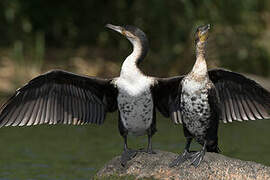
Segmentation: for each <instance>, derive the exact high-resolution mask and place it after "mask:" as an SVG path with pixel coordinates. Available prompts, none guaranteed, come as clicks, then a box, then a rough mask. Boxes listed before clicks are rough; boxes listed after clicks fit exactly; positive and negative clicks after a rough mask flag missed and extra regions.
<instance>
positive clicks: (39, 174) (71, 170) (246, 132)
mask: <svg viewBox="0 0 270 180" xmlns="http://www.w3.org/2000/svg"><path fill="white" fill-rule="evenodd" d="M157 124H158V132H157V134H156V135H155V136H154V137H153V146H154V149H161V150H165V151H172V152H175V153H179V152H181V151H182V150H183V148H184V145H185V138H184V137H183V133H182V127H181V126H175V125H174V124H173V123H172V122H170V120H169V119H165V118H162V117H160V116H159V117H158V122H157ZM269 129H270V121H269V120H263V121H256V122H255V121H252V122H242V123H238V122H234V123H231V124H221V126H220V131H219V144H220V149H221V151H222V154H224V155H227V156H230V157H233V158H239V159H242V160H249V161H256V162H258V163H262V164H265V165H270V156H269V153H270V142H269V137H270V134H269ZM0 136H1V139H0V147H1V153H0V160H1V164H0V178H6V179H18V178H20V179H44V180H45V179H46V180H47V179H50V180H54V179H57V180H59V179H60V180H61V179H63V180H66V179H77V180H83V179H89V178H90V177H93V176H94V174H95V173H96V172H97V171H98V169H100V168H101V167H102V166H103V165H104V163H106V162H107V161H109V160H110V159H112V158H113V157H114V156H117V155H120V154H121V152H122V149H123V140H122V137H121V136H120V135H119V133H118V129H117V116H116V114H113V115H110V116H108V117H107V120H106V122H105V124H104V125H103V126H100V127H98V126H95V125H94V126H92V125H85V126H77V127H76V126H65V125H59V126H49V125H43V126H36V127H7V128H2V129H1V131H0ZM128 140H129V141H128V143H129V146H130V147H132V148H141V147H144V146H146V145H147V138H146V137H145V136H143V137H138V138H135V137H129V139H128ZM191 147H192V149H199V148H201V146H200V145H198V144H197V143H193V144H192V146H191Z"/></svg>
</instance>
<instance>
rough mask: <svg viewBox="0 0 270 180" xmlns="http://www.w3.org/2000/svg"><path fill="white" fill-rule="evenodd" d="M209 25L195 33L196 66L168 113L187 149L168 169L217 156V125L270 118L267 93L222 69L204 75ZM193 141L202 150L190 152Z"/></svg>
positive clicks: (269, 96)
mask: <svg viewBox="0 0 270 180" xmlns="http://www.w3.org/2000/svg"><path fill="white" fill-rule="evenodd" d="M209 29H210V25H209V24H208V25H205V26H200V27H198V29H197V31H196V40H195V43H196V62H195V64H194V66H193V69H192V70H191V72H190V73H188V74H187V75H186V76H185V77H184V78H183V79H182V80H181V83H180V84H179V88H178V95H177V98H176V99H175V102H174V103H173V105H172V106H173V107H174V110H172V111H171V113H172V119H173V121H174V122H175V123H177V124H179V123H182V124H183V130H184V136H185V137H186V140H187V141H186V146H185V149H184V152H183V153H182V154H181V155H179V156H178V157H177V159H175V160H174V161H173V162H172V163H171V164H170V166H171V167H173V166H176V165H179V164H181V163H183V162H184V161H186V160H188V159H190V160H191V164H192V165H194V166H195V167H197V166H198V165H199V164H200V162H201V161H202V159H203V157H204V154H205V152H206V151H208V152H216V153H218V152H219V148H218V135H217V133H218V125H219V120H222V121H223V122H224V123H227V122H232V121H234V120H237V121H246V120H256V119H267V118H270V115H269V110H270V93H269V92H268V91H267V90H266V89H264V88H263V87H262V86H260V85H259V84H257V83H256V82H255V81H253V80H251V79H248V78H246V77H245V76H243V75H241V74H238V73H235V72H231V71H228V70H223V69H213V70H209V71H207V64H206V60H205V48H206V44H207V38H208V31H209ZM192 139H195V140H196V141H197V142H198V143H199V144H201V145H202V146H203V148H202V149H201V150H200V151H198V152H191V151H189V148H190V143H191V141H192Z"/></svg>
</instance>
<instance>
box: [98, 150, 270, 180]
mask: <svg viewBox="0 0 270 180" xmlns="http://www.w3.org/2000/svg"><path fill="white" fill-rule="evenodd" d="M156 152H157V154H154V155H149V154H146V153H138V154H137V155H136V157H135V158H134V159H132V160H131V161H129V162H128V163H127V165H126V167H122V166H121V165H120V156H117V157H115V158H113V159H112V160H111V161H109V162H108V163H107V164H106V165H105V166H104V167H103V168H102V169H101V170H99V172H98V173H97V175H96V177H104V176H105V177H106V176H110V175H119V176H127V175H133V176H135V177H137V178H146V177H147V178H148V177H152V178H155V179H164V180H181V179H189V180H193V179H213V180H216V179H247V180H248V179H250V180H251V179H270V167H267V166H264V165H261V164H258V163H255V162H251V161H242V160H239V159H233V158H229V157H226V156H224V155H221V154H216V153H206V155H205V157H204V160H203V161H202V163H201V164H200V165H199V167H197V168H195V167H193V166H190V165H189V163H190V162H189V161H187V162H185V163H183V164H181V165H180V166H178V167H174V168H169V167H168V165H169V163H170V162H171V161H172V160H173V159H175V158H176V157H177V156H178V155H177V154H174V153H171V152H165V151H158V150H156Z"/></svg>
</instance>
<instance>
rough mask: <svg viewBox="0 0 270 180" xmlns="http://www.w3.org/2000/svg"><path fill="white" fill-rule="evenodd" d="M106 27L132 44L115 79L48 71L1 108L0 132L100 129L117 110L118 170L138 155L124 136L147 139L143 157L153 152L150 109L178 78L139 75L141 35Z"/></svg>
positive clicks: (144, 47)
mask: <svg viewBox="0 0 270 180" xmlns="http://www.w3.org/2000/svg"><path fill="white" fill-rule="evenodd" d="M106 27H108V28H110V29H113V30H115V31H117V32H119V33H121V34H122V35H124V36H125V37H126V38H127V39H128V40H129V41H130V42H131V43H132V45H133V52H132V53H131V54H130V55H129V56H128V57H127V58H126V59H125V61H124V63H123V64H122V69H121V73H120V76H119V77H116V78H112V79H101V78H97V77H88V76H81V75H77V74H73V73H70V72H66V71H62V70H52V71H50V72H47V73H45V74H43V75H40V76H38V77H36V78H34V79H32V80H31V81H30V82H29V83H27V84H26V85H25V86H23V87H22V88H20V89H18V90H17V91H16V93H15V94H14V95H13V96H12V97H11V98H10V99H9V100H8V101H7V102H6V103H5V104H4V105H3V106H2V107H1V109H0V127H3V126H31V125H38V124H74V125H80V124H89V123H95V124H102V123H103V122H104V120H105V116H106V114H107V112H114V111H116V110H118V112H119V121H118V127H119V131H120V134H121V135H122V136H123V138H124V152H123V154H122V159H121V163H122V164H123V165H125V164H126V162H127V161H128V160H129V159H130V158H132V157H133V156H134V155H135V154H136V152H137V151H135V150H131V149H128V146H127V135H128V134H134V135H144V134H147V135H148V147H147V150H146V152H147V153H153V151H152V144H151V137H152V136H153V134H154V133H155V132H156V113H155V107H156V106H157V107H158V109H160V110H161V111H162V109H168V107H166V105H165V104H167V105H168V104H170V103H168V102H169V101H170V99H172V98H169V95H170V94H175V95H176V93H177V89H176V88H172V87H177V86H178V84H179V83H180V79H181V77H173V78H154V77H149V76H146V75H144V74H143V73H142V72H141V71H140V69H139V68H138V66H137V65H138V64H139V63H140V62H141V61H142V60H143V59H144V57H145V56H146V54H147V51H148V40H147V37H146V35H145V34H144V32H142V31H141V30H140V29H138V28H136V27H134V26H129V25H127V26H122V27H121V26H114V25H111V24H107V25H106Z"/></svg>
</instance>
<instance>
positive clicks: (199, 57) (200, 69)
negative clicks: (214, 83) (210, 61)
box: [191, 42, 207, 76]
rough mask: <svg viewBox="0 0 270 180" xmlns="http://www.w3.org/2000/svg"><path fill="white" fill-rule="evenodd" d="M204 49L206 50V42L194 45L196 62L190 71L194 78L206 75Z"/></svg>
mask: <svg viewBox="0 0 270 180" xmlns="http://www.w3.org/2000/svg"><path fill="white" fill-rule="evenodd" d="M205 48H206V42H197V43H196V62H195V64H194V66H193V69H192V71H191V73H192V74H194V75H196V76H206V75H207V64H206V61H205Z"/></svg>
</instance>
